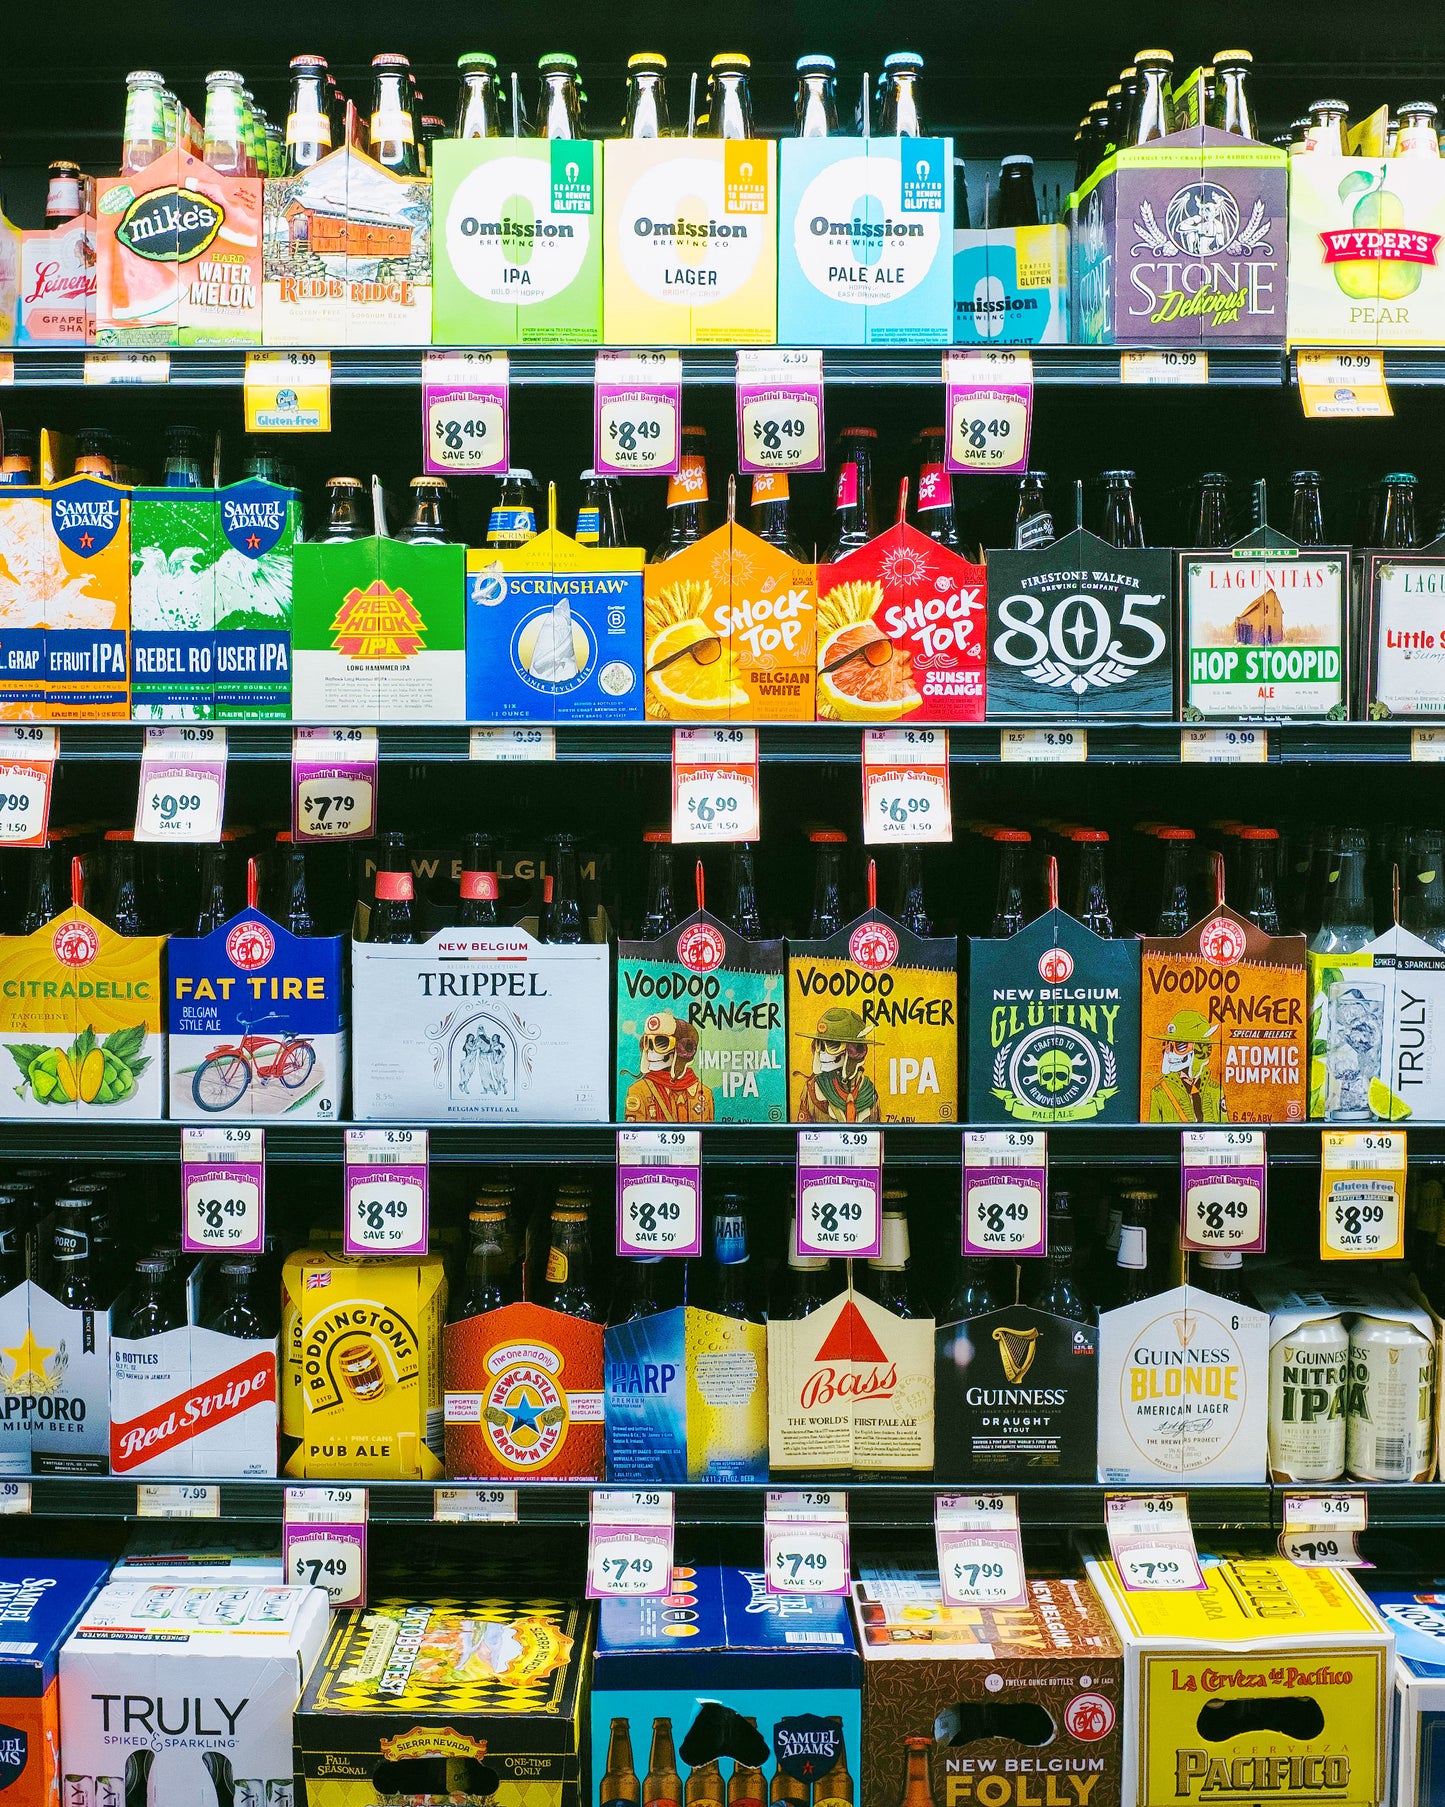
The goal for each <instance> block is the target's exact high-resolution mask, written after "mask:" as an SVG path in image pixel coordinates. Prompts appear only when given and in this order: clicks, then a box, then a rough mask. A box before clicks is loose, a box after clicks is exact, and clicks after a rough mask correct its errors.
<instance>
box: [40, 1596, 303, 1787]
mask: <svg viewBox="0 0 1445 1807" xmlns="http://www.w3.org/2000/svg"><path fill="white" fill-rule="evenodd" d="M329 1618H330V1607H329V1605H328V1602H327V1599H326V1595H325V1593H324V1592H323V1591H322V1589H320V1588H315V1587H255V1586H244V1585H243V1586H239V1587H233V1586H226V1585H224V1584H222V1585H194V1584H191V1585H188V1584H187V1583H185V1582H184V1581H161V1580H155V1579H150V1580H141V1579H132V1580H126V1581H115V1582H112V1583H111V1584H110V1585H109V1586H108V1587H106V1588H103V1589H102V1590H101V1592H100V1593H99V1594H98V1595H97V1596H96V1597H95V1599H94V1600H93V1601H92V1602H91V1604H90V1605H89V1607H87V1609H86V1612H85V1616H84V1618H83V1619H82V1620H81V1622H80V1624H79V1625H78V1626H77V1627H76V1628H75V1630H74V1631H73V1632H72V1633H71V1634H70V1636H69V1638H67V1639H66V1641H65V1643H64V1645H62V1647H61V1651H60V1721H61V1728H62V1729H61V1759H62V1773H63V1774H64V1777H65V1787H66V1790H67V1795H66V1802H67V1807H68V1803H69V1802H70V1800H71V1799H72V1798H73V1799H75V1800H77V1801H80V1802H84V1803H86V1804H87V1807H89V1804H90V1803H98V1802H100V1801H101V1800H104V1799H107V1798H110V1797H108V1796H107V1795H106V1794H105V1793H103V1792H102V1790H101V1789H100V1787H99V1786H98V1783H99V1782H100V1781H102V1780H105V1781H107V1782H108V1783H109V1785H110V1791H111V1795H113V1798H114V1799H115V1800H116V1801H118V1802H120V1801H124V1802H134V1803H145V1804H147V1807H148V1804H149V1803H152V1802H154V1803H156V1807H208V1804H209V1803H211V1802H217V1803H232V1802H233V1803H234V1804H235V1807H241V1803H242V1802H243V1801H244V1802H252V1801H277V1802H280V1801H286V1802H289V1801H290V1800H291V1799H292V1795H291V1787H292V1781H291V1778H292V1773H293V1771H292V1758H291V1715H292V1712H293V1710H294V1708H295V1706H296V1702H297V1700H298V1698H299V1697H300V1694H301V1690H302V1687H303V1686H304V1685H305V1682H306V1677H307V1675H308V1674H309V1673H310V1670H311V1665H312V1664H313V1663H314V1662H315V1660H316V1658H317V1656H318V1655H319V1654H320V1651H321V1646H322V1644H323V1642H324V1641H325V1637H326V1629H327V1624H328V1621H329ZM72 1783H74V1784H76V1793H75V1794H74V1796H73V1797H72V1796H71V1795H70V1794H69V1792H68V1791H69V1790H70V1788H71V1785H72Z"/></svg>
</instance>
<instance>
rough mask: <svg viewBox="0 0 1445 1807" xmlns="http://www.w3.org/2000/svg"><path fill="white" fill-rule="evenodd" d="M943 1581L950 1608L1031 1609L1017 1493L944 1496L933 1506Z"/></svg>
mask: <svg viewBox="0 0 1445 1807" xmlns="http://www.w3.org/2000/svg"><path fill="white" fill-rule="evenodd" d="M933 1535H934V1538H935V1540H936V1542H937V1545H938V1578H939V1580H940V1581H941V1582H942V1584H943V1598H944V1600H945V1601H946V1602H947V1604H948V1605H949V1606H1025V1605H1027V1603H1028V1594H1027V1592H1026V1591H1025V1584H1024V1547H1023V1540H1022V1538H1021V1537H1020V1536H1019V1509H1018V1500H1017V1499H1016V1497H1015V1496H1014V1495H1013V1494H1011V1493H941V1494H939V1496H938V1497H937V1499H936V1500H935V1501H934V1502H933Z"/></svg>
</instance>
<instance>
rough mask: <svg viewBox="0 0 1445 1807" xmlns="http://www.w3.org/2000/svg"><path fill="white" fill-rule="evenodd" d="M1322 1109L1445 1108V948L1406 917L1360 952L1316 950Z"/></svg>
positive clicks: (1363, 1119)
mask: <svg viewBox="0 0 1445 1807" xmlns="http://www.w3.org/2000/svg"><path fill="white" fill-rule="evenodd" d="M1309 971H1310V1031H1309V1032H1310V1094H1309V1108H1310V1115H1311V1116H1312V1117H1322V1118H1324V1120H1325V1121H1326V1122H1329V1123H1371V1122H1385V1123H1399V1122H1402V1121H1404V1120H1405V1119H1406V1118H1409V1117H1415V1118H1419V1119H1423V1120H1428V1119H1431V1118H1434V1117H1437V1116H1438V1115H1439V1114H1440V1113H1441V1112H1442V1111H1445V1064H1437V1063H1441V1062H1442V1060H1445V953H1442V952H1441V950H1440V949H1439V948H1438V947H1435V946H1433V945H1432V944H1431V943H1430V942H1428V941H1422V940H1421V939H1420V937H1419V936H1418V935H1412V934H1411V933H1410V931H1409V930H1408V929H1402V928H1401V927H1400V925H1399V923H1396V924H1395V925H1394V926H1393V927H1392V928H1389V929H1386V931H1385V933H1384V934H1383V935H1378V936H1376V938H1375V939H1374V940H1373V941H1367V942H1366V943H1365V945H1364V946H1363V947H1362V948H1360V949H1359V951H1358V952H1356V953H1353V954H1316V953H1311V954H1310V956H1309Z"/></svg>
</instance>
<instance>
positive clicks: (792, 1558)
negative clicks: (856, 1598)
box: [763, 1492, 852, 1594]
mask: <svg viewBox="0 0 1445 1807" xmlns="http://www.w3.org/2000/svg"><path fill="white" fill-rule="evenodd" d="M763 1567H764V1570H765V1572H766V1574H767V1578H768V1592H769V1593H770V1594H846V1593H847V1592H848V1582H849V1575H850V1572H851V1569H852V1563H851V1561H850V1558H849V1546H848V1496H847V1494H846V1493H811V1492H797V1493H769V1495H768V1504H767V1509H766V1514H765V1516H764V1519H763Z"/></svg>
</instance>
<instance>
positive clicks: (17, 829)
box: [0, 722, 57, 847]
mask: <svg viewBox="0 0 1445 1807" xmlns="http://www.w3.org/2000/svg"><path fill="white" fill-rule="evenodd" d="M56 751H57V742H56V734H55V729H54V728H52V727H48V726H43V725H40V724H38V723H37V724H31V723H28V722H27V723H20V722H16V723H13V724H11V725H8V726H6V727H4V728H3V729H0V846H4V847H43V846H44V845H45V838H46V833H47V830H48V828H49V824H50V789H51V784H52V782H53V780H54V777H55V755H56Z"/></svg>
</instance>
